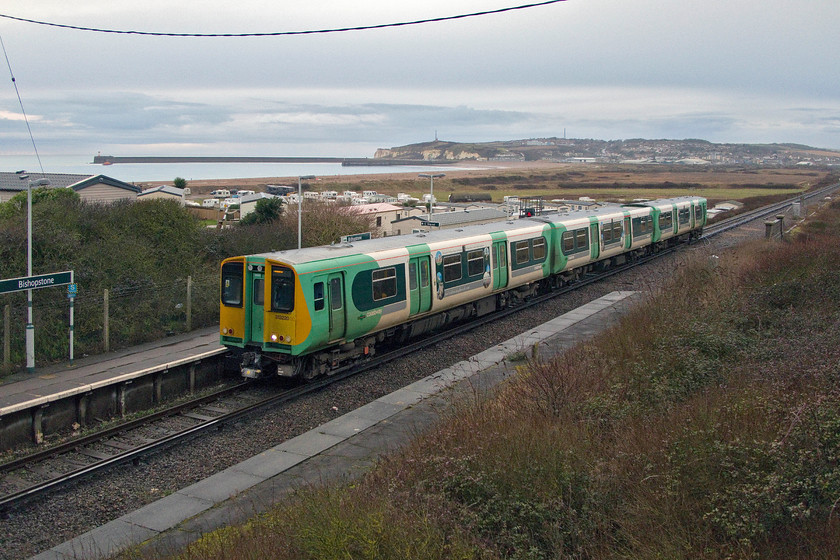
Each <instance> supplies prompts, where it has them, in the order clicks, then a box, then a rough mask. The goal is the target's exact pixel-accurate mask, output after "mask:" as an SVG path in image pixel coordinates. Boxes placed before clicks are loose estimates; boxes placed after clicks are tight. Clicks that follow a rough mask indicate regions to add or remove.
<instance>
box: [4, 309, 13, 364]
mask: <svg viewBox="0 0 840 560" xmlns="http://www.w3.org/2000/svg"><path fill="white" fill-rule="evenodd" d="M11 325H12V308H11V306H10V305H9V304H8V303H7V304H6V306H5V307H4V308H3V369H4V370H5V371H9V369H11V365H12V346H11V339H12V333H10V332H9V331H10V330H11Z"/></svg>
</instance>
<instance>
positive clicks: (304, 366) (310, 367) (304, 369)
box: [296, 357, 320, 382]
mask: <svg viewBox="0 0 840 560" xmlns="http://www.w3.org/2000/svg"><path fill="white" fill-rule="evenodd" d="M319 373H320V372H319V371H318V368H316V367H315V362H314V360H313V359H312V358H311V357H306V358H301V359H300V361H298V363H297V372H296V376H299V377H300V378H301V379H303V380H304V381H307V382H309V381H312V380H313V379H315V378H316V377H318V374H319Z"/></svg>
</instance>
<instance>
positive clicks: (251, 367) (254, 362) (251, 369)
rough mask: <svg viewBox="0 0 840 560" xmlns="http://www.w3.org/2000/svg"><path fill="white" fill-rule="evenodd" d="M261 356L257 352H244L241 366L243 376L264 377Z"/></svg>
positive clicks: (251, 377)
mask: <svg viewBox="0 0 840 560" xmlns="http://www.w3.org/2000/svg"><path fill="white" fill-rule="evenodd" d="M261 357H262V356H260V354H259V353H257V352H245V353H243V354H242V364H241V366H240V372H241V373H242V377H248V378H250V379H257V378H259V377H262V363H261V361H262V360H261V359H260V358H261Z"/></svg>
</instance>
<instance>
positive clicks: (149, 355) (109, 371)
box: [0, 326, 225, 417]
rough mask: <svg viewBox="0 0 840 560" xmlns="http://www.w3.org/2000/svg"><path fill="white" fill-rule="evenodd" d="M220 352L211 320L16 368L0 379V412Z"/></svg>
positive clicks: (41, 402) (78, 392) (216, 332)
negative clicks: (102, 350) (136, 342)
mask: <svg viewBox="0 0 840 560" xmlns="http://www.w3.org/2000/svg"><path fill="white" fill-rule="evenodd" d="M224 352H225V347H224V346H222V345H221V344H220V343H219V327H218V326H215V327H209V328H206V329H201V330H197V331H192V332H190V333H187V334H183V335H177V336H173V337H170V338H165V339H162V340H158V341H155V342H150V343H148V344H142V345H140V346H135V347H132V348H126V349H124V350H119V351H116V352H110V353H108V354H102V355H97V356H89V357H84V358H82V359H80V360H74V362H73V364H72V365H71V364H70V363H69V362H68V363H65V364H52V365H48V366H45V367H36V368H35V372H34V373H16V374H14V375H11V376H9V377H6V378H4V379H2V380H0V417H2V416H5V415H8V414H12V413H14V412H17V411H19V410H23V409H27V408H32V407H35V406H39V405H42V404H46V403H49V402H53V401H57V400H60V399H64V398H67V397H72V396H74V395H79V394H84V393H87V392H89V391H92V390H94V389H98V388H99V387H102V386H105V385H110V384H113V383H118V382H120V381H128V380H130V379H135V378H138V377H141V376H143V375H148V374H150V373H154V372H155V371H161V370H165V369H171V368H174V367H176V366H178V365H180V364H183V363H187V362H190V361H192V360H195V359H196V357H197V356H198V357H211V356H216V355H218V354H222V353H224ZM36 364H37V362H36Z"/></svg>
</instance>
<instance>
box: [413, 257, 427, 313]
mask: <svg viewBox="0 0 840 560" xmlns="http://www.w3.org/2000/svg"><path fill="white" fill-rule="evenodd" d="M429 264H430V263H429V257H414V258H412V259H411V260H410V261H409V263H408V290H409V301H410V302H411V307H410V314H411V315H417V314H418V313H425V312H426V311H428V310H429V309H431V307H432V281H431V271H430V268H429Z"/></svg>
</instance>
